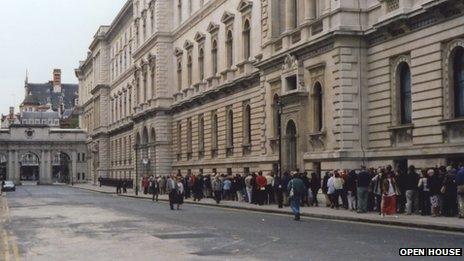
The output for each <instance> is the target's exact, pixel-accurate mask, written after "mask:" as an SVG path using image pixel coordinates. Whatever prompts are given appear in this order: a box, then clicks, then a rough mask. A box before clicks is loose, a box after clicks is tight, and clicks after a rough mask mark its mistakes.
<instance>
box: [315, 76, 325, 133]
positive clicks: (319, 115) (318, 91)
mask: <svg viewBox="0 0 464 261" xmlns="http://www.w3.org/2000/svg"><path fill="white" fill-rule="evenodd" d="M323 119H324V110H323V96H322V86H321V84H320V83H319V82H317V83H316V84H315V85H314V131H315V132H320V131H322V128H323Z"/></svg>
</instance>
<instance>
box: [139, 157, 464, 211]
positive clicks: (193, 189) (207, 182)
mask: <svg viewBox="0 0 464 261" xmlns="http://www.w3.org/2000/svg"><path fill="white" fill-rule="evenodd" d="M142 189H143V192H144V193H145V194H152V195H153V201H157V200H158V195H160V194H168V195H169V199H170V203H171V204H170V205H171V209H174V205H176V204H177V207H178V208H180V205H182V203H183V200H184V199H189V198H193V200H194V201H201V200H202V199H204V198H212V199H214V200H215V201H216V203H217V204H220V202H221V201H222V200H229V201H239V202H246V203H249V204H256V205H269V204H277V205H278V206H279V207H280V208H282V207H283V206H290V207H291V208H292V210H293V211H294V213H295V219H296V220H298V219H299V207H300V205H301V206H302V207H305V206H307V207H317V206H319V205H320V204H319V203H320V202H319V200H318V195H319V193H320V192H322V194H323V196H324V197H325V204H326V207H330V208H333V209H346V210H350V211H356V212H358V213H368V212H377V213H379V214H380V215H382V216H386V215H396V214H397V213H404V214H406V215H412V214H420V215H431V216H433V217H436V216H448V217H454V216H459V217H460V218H464V166H463V165H460V166H459V167H457V168H453V167H452V166H448V167H444V166H442V167H435V168H430V169H421V170H418V169H416V168H415V167H414V166H410V167H409V168H408V171H404V172H402V171H395V170H393V168H392V167H391V166H386V167H380V168H377V169H374V168H370V169H367V168H365V167H361V169H359V170H333V171H330V172H325V173H324V175H323V177H322V178H320V177H319V175H317V174H316V173H311V174H309V173H307V172H303V173H299V172H291V173H290V172H285V173H283V175H282V177H279V176H278V175H275V174H274V173H272V172H270V173H263V172H262V171H259V172H257V173H255V172H252V173H249V174H245V175H242V174H235V175H231V174H221V173H213V174H212V175H203V174H187V175H186V176H182V175H179V174H173V175H171V176H169V177H160V176H157V177H154V176H151V177H145V178H143V180H142Z"/></svg>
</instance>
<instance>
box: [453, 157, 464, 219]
mask: <svg viewBox="0 0 464 261" xmlns="http://www.w3.org/2000/svg"><path fill="white" fill-rule="evenodd" d="M455 182H456V186H457V194H458V207H459V218H464V166H462V165H461V166H460V167H459V170H458V173H457V174H456V177H455Z"/></svg>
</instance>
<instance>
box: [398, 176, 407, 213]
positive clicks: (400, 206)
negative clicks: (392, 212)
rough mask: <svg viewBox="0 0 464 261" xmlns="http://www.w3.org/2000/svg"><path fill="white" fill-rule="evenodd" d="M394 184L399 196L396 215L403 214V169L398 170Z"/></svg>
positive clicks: (404, 196)
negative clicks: (395, 183)
mask: <svg viewBox="0 0 464 261" xmlns="http://www.w3.org/2000/svg"><path fill="white" fill-rule="evenodd" d="M396 182H397V184H398V189H399V193H400V194H399V195H398V196H397V198H398V202H397V203H398V213H404V211H405V210H406V182H407V177H406V172H405V171H404V170H403V169H399V170H398V176H397V177H396Z"/></svg>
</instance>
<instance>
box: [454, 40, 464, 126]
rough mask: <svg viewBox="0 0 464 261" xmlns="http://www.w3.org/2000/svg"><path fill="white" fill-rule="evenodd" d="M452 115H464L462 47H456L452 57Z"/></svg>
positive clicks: (463, 58) (463, 56)
mask: <svg viewBox="0 0 464 261" xmlns="http://www.w3.org/2000/svg"><path fill="white" fill-rule="evenodd" d="M453 83H454V115H455V117H464V48H463V47H458V48H457V49H456V50H455V52H454V58H453Z"/></svg>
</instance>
